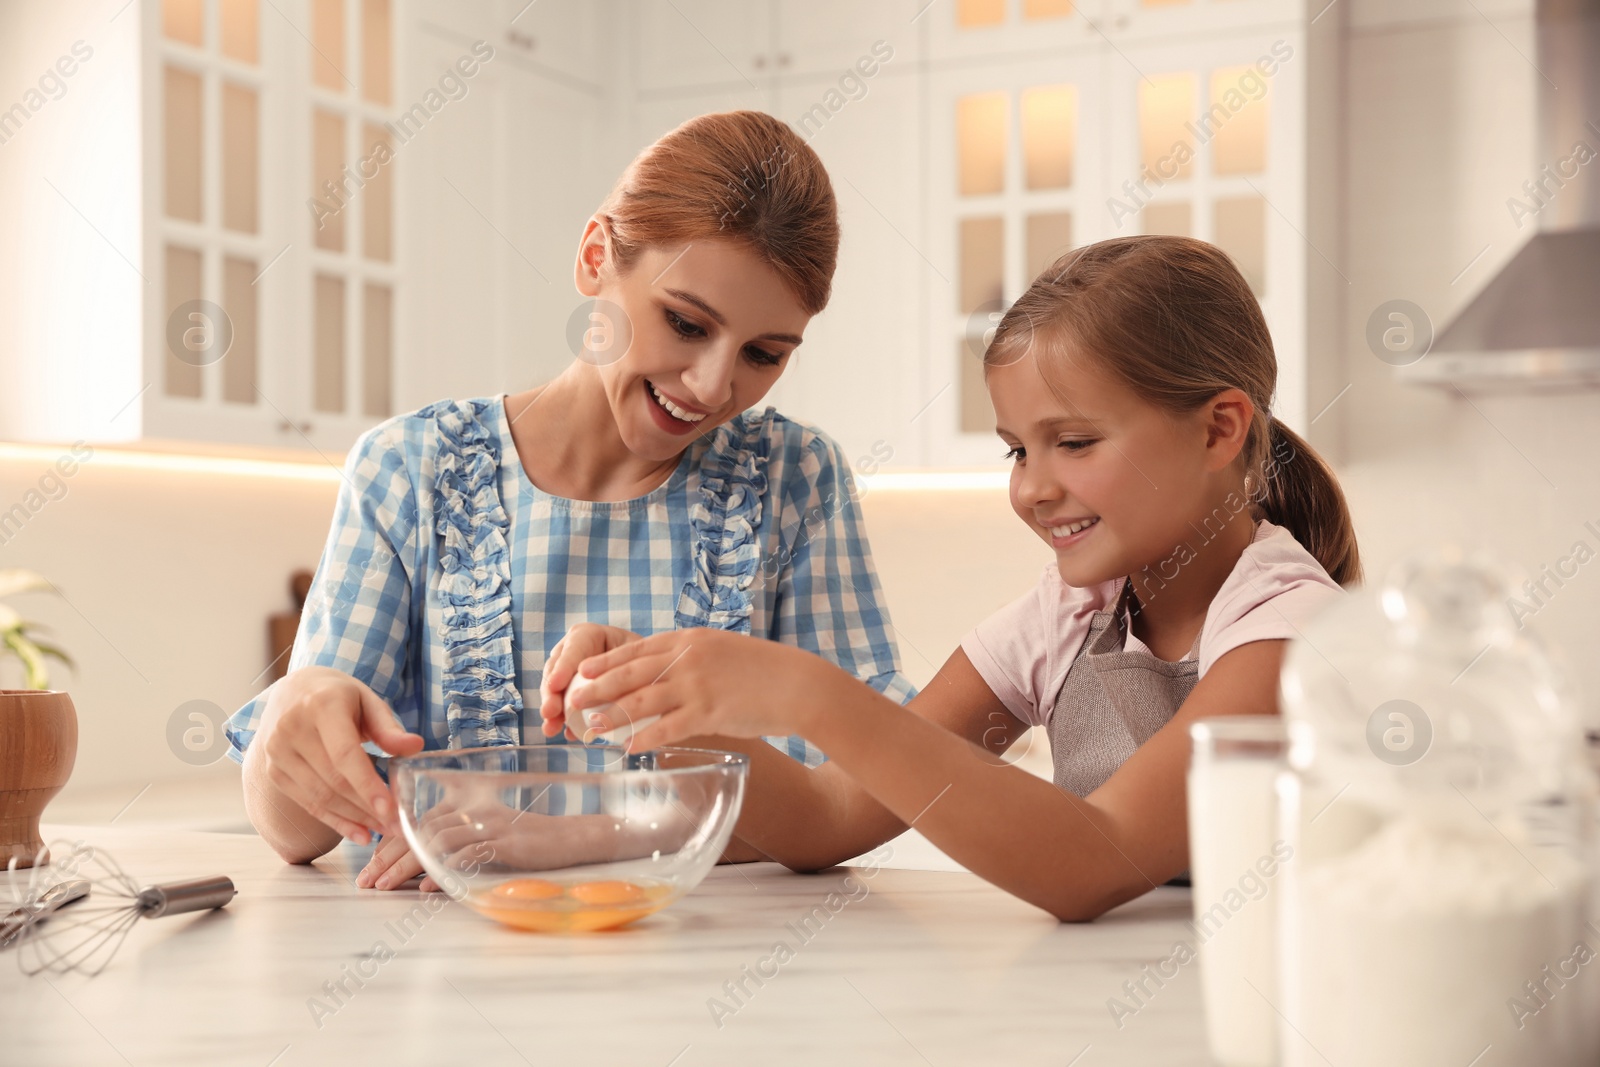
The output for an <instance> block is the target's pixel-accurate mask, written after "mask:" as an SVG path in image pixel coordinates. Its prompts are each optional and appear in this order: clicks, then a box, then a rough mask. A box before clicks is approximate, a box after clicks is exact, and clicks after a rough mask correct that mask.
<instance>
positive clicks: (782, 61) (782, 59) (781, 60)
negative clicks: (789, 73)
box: [778, 52, 793, 67]
mask: <svg viewBox="0 0 1600 1067" xmlns="http://www.w3.org/2000/svg"><path fill="white" fill-rule="evenodd" d="M792 58H793V57H791V56H790V55H789V53H788V52H779V53H778V66H780V67H787V66H788V65H789V62H790V60H791V59H792Z"/></svg>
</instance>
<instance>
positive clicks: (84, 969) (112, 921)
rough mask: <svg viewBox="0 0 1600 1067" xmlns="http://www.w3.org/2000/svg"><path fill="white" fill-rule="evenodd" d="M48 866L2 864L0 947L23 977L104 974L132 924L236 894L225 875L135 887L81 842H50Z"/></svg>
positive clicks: (218, 903) (116, 865) (212, 905)
mask: <svg viewBox="0 0 1600 1067" xmlns="http://www.w3.org/2000/svg"><path fill="white" fill-rule="evenodd" d="M54 854H55V857H56V858H55V862H53V863H51V864H50V865H49V866H45V865H44V862H43V858H44V855H45V852H44V850H42V849H41V850H40V855H39V858H38V862H36V863H35V864H34V866H32V867H30V868H27V870H26V875H25V876H24V872H22V871H19V870H18V869H17V865H16V860H15V859H13V860H11V861H9V862H8V863H7V865H6V890H7V895H6V896H5V897H4V898H3V899H0V949H5V948H10V947H12V946H15V947H16V949H17V965H18V966H19V967H20V968H21V969H22V972H23V973H24V974H29V975H34V974H38V973H39V972H41V971H49V972H50V973H51V974H66V973H67V972H69V971H76V972H79V973H82V974H88V975H96V974H99V973H100V972H101V971H103V970H105V968H106V965H107V964H109V963H110V962H111V959H112V957H113V956H115V955H116V954H117V950H118V949H119V948H121V947H122V942H123V941H125V940H126V939H127V937H128V934H129V932H130V931H132V929H133V927H134V926H135V925H136V924H137V923H138V921H139V920H140V919H156V918H160V917H162V916H165V915H182V914H183V913H185V912H191V911H204V910H206V909H208V908H220V907H222V906H223V905H225V904H227V903H228V902H229V901H230V900H232V899H233V898H234V894H235V893H236V892H237V891H236V890H235V889H234V886H233V880H232V879H231V878H229V877H227V876H226V875H216V876H214V877H211V878H196V879H192V880H190V881H185V882H165V883H163V884H161V885H147V886H142V887H141V886H140V885H139V883H137V882H135V881H134V880H133V879H132V878H130V877H129V876H128V875H127V873H126V872H125V871H123V869H122V866H121V865H120V864H119V863H117V861H116V860H115V859H114V858H112V857H111V856H110V855H109V854H108V853H106V852H105V851H103V850H99V849H96V848H94V846H92V845H87V844H85V843H84V842H82V841H78V842H75V843H73V844H72V845H71V847H70V848H69V847H67V845H66V843H65V842H60V841H58V842H56V843H55V853H54Z"/></svg>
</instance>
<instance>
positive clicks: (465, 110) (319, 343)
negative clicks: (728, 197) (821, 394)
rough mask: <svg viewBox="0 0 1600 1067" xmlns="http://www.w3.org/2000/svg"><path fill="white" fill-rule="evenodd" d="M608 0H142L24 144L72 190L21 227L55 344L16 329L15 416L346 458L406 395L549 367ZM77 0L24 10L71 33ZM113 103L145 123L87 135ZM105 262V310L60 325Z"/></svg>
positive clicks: (74, 429) (33, 19)
mask: <svg viewBox="0 0 1600 1067" xmlns="http://www.w3.org/2000/svg"><path fill="white" fill-rule="evenodd" d="M600 10H601V8H599V7H593V6H586V5H582V4H579V3H577V2H576V0H546V2H545V3H544V4H543V5H542V6H541V7H539V9H538V10H537V11H535V10H532V9H529V8H527V5H525V4H524V5H516V6H513V5H511V4H510V3H509V0H508V2H506V3H501V2H499V0H496V2H495V3H485V4H445V3H438V2H432V0H280V2H278V3H274V4H271V5H255V4H247V3H233V2H230V0H196V2H193V3H167V4H162V3H159V2H155V0H135V2H134V3H133V4H132V5H131V6H130V7H128V8H127V9H126V13H125V14H123V15H121V16H120V19H121V20H122V21H121V22H120V23H119V22H115V21H113V22H112V23H110V24H108V28H106V29H105V30H103V31H102V32H101V33H100V34H99V35H97V36H96V37H95V40H96V41H97V42H98V44H99V54H98V56H97V58H98V59H99V60H100V61H99V62H92V61H91V62H86V63H84V64H82V68H81V70H78V71H76V72H75V73H76V74H77V75H78V77H77V80H76V83H75V84H74V85H72V86H71V87H72V88H73V89H75V90H77V92H76V96H75V98H74V106H75V107H78V108H80V110H79V111H76V112H74V113H73V114H72V115H70V116H69V115H66V114H64V115H63V116H62V118H63V120H64V121H62V122H60V123H57V124H55V125H54V127H53V128H52V127H51V126H50V125H47V124H39V126H38V127H36V129H37V132H38V135H37V136H34V137H32V138H31V139H30V141H28V142H23V144H24V145H25V146H26V147H23V146H18V145H13V146H10V147H11V151H9V152H8V153H7V158H6V160H5V163H6V166H7V168H8V171H7V178H8V180H9V179H10V178H12V177H15V178H16V179H17V180H20V181H22V182H23V183H24V184H25V186H26V187H27V188H28V189H29V190H30V191H29V194H28V195H29V196H38V195H40V194H42V195H43V196H46V197H51V198H52V199H53V200H54V203H53V204H50V203H47V209H49V210H51V227H52V228H51V229H49V230H45V229H41V230H40V231H39V233H38V236H37V237H36V238H29V239H32V240H34V241H35V244H36V245H37V247H35V246H32V245H30V244H29V243H28V240H24V239H21V236H20V235H19V239H18V240H17V241H16V242H14V243H12V244H11V245H10V246H9V247H8V249H7V250H6V253H5V258H6V260H7V262H6V263H5V264H4V266H5V273H6V274H7V275H8V276H10V275H11V274H13V273H15V274H16V275H17V276H19V277H21V278H23V279H25V280H26V279H29V277H30V272H29V270H27V269H26V265H27V264H28V263H29V262H33V263H46V264H52V265H51V266H50V267H49V272H48V275H47V278H48V280H47V279H46V278H44V277H41V278H40V279H38V281H37V282H33V281H29V282H28V284H29V285H33V286H36V289H37V291H36V292H35V291H33V290H28V289H24V290H23V291H27V292H29V294H30V299H28V300H26V301H23V302H19V306H18V307H17V309H16V312H15V314H13V315H12V320H13V325H12V327H11V331H12V332H14V333H15V334H16V335H17V336H18V337H19V338H30V337H31V338H38V339H39V340H41V341H42V342H43V343H42V344H29V343H18V344H14V345H7V346H5V351H4V352H3V353H0V363H3V369H5V370H8V371H10V372H11V373H10V374H9V378H10V380H12V381H14V382H18V383H24V384H25V385H26V390H27V397H28V402H27V403H26V404H23V403H21V402H19V401H17V400H16V399H13V400H12V401H8V402H4V403H0V435H3V436H4V437H6V438H9V439H12V440H39V441H62V440H72V439H75V438H78V437H83V438H86V439H88V440H91V441H95V442H98V443H119V444H136V445H138V446H140V447H146V448H162V449H177V450H187V451H213V452H215V451H223V452H227V451H238V450H240V449H244V450H263V449H266V450H273V451H277V450H282V449H288V450H293V451H297V452H303V453H306V454H311V455H315V454H321V455H322V456H323V457H324V458H327V459H328V460H330V461H332V462H338V461H339V459H340V457H342V456H343V454H344V452H345V450H346V449H347V448H348V447H349V445H350V444H351V442H353V441H354V439H355V438H356V436H357V435H359V434H360V433H361V432H362V431H363V430H365V429H366V428H368V427H370V426H371V425H373V424H374V423H376V422H378V421H381V420H382V419H383V418H386V417H388V416H389V415H391V414H393V413H396V412H399V411H402V410H407V409H409V408H412V407H415V406H418V405H420V404H423V403H427V402H429V401H431V400H435V399H438V398H440V397H443V396H465V395H473V394H480V393H489V392H494V391H497V390H499V389H501V388H506V387H509V386H511V385H514V384H517V383H522V382H526V381H529V380H539V379H542V378H545V377H548V376H549V374H550V373H552V372H553V369H555V368H558V367H559V366H560V365H564V362H565V357H566V356H567V355H568V354H567V353H566V352H565V341H564V335H565V330H564V324H565V317H566V313H567V312H568V311H569V310H570V308H571V307H572V306H573V305H574V304H575V303H576V299H575V294H573V293H572V286H571V280H570V262H571V248H572V246H573V245H575V243H576V240H577V234H578V232H579V231H580V230H581V226H582V220H583V218H585V217H587V214H588V212H589V211H592V210H593V208H594V207H595V206H596V205H597V204H598V202H599V199H600V197H601V196H602V195H603V193H604V189H605V186H606V184H607V183H608V182H609V180H610V178H611V175H610V174H606V175H604V176H603V177H602V176H601V175H600V174H599V172H598V171H597V169H596V160H597V156H598V153H597V152H596V151H595V150H594V142H595V140H596V138H597V137H598V134H597V132H596V131H597V130H599V129H600V128H601V122H600V119H601V116H602V112H603V100H604V92H603V90H602V89H600V88H599V87H598V86H597V84H595V83H593V82H590V81H586V80H585V78H584V77H582V76H581V75H584V74H587V75H589V76H590V77H592V76H593V75H594V66H595V62H594V61H595V57H596V55H597V54H598V42H599V29H598V21H597V20H598V15H597V12H599V11H600ZM70 14H71V12H67V13H65V15H70ZM65 15H64V16H63V17H61V18H56V13H55V12H53V11H51V10H50V9H49V8H48V6H38V7H34V6H31V5H30V6H26V7H22V8H18V9H13V10H9V11H7V12H6V20H7V21H6V24H5V29H6V30H7V31H9V32H11V33H13V34H16V35H17V38H15V39H33V38H37V39H39V40H40V41H42V42H45V43H50V42H52V41H54V40H55V39H57V38H60V37H62V36H63V35H67V36H66V38H65V39H66V40H67V41H68V42H69V43H70V41H71V37H70V33H71V32H73V31H74V29H75V26H76V23H75V22H74V21H73V19H72V18H70V17H65ZM80 21H81V20H80ZM57 22H60V23H61V25H59V26H58V25H56V23H57ZM541 48H542V49H543V53H542V54H541ZM491 49H492V51H491ZM536 56H538V57H539V58H534V57H536ZM48 58H50V59H53V58H54V57H53V56H51V57H48ZM118 108H121V109H122V110H125V111H128V112H130V115H129V116H128V117H127V118H126V119H118V120H117V121H116V122H115V123H114V125H115V126H116V128H117V129H119V130H125V131H130V132H131V131H139V132H138V134H137V137H136V138H130V137H128V136H126V135H117V136H103V135H97V136H90V135H89V132H90V131H93V130H95V129H96V122H95V121H90V119H91V118H93V119H94V120H96V121H98V120H99V119H100V118H101V117H102V116H113V117H114V116H116V115H117V114H118ZM102 124H103V123H102ZM33 132H34V131H30V133H33ZM46 182H51V183H52V184H54V186H55V190H56V191H55V192H54V193H52V192H51V189H50V186H49V185H47V184H46ZM75 228H76V230H81V234H79V235H80V236H84V237H87V238H89V240H87V241H84V242H76V243H74V244H72V245H71V248H70V252H71V259H70V261H68V260H66V259H63V258H62V257H63V256H64V255H65V254H66V252H67V251H68V249H65V248H61V247H60V242H59V241H58V240H55V239H53V235H55V234H60V233H69V234H71V233H74V232H76V231H75ZM96 234H98V236H96ZM69 267H70V270H69V269H68V268H69ZM541 275H542V277H541ZM102 277H104V278H105V279H107V280H106V282H105V283H104V284H103V285H102V284H101V283H100V281H99V279H101V278H102ZM545 279H548V280H545ZM85 280H89V281H91V282H92V284H94V285H95V287H96V288H95V290H94V291H93V296H92V297H90V300H91V306H93V307H94V308H95V309H96V313H95V315H94V316H93V317H92V319H91V321H90V322H88V323H85V325H84V326H83V327H77V326H74V327H73V328H72V329H70V330H61V329H55V328H52V326H51V324H52V323H55V322H60V321H62V320H63V318H64V317H69V316H72V315H73V314H74V312H73V310H72V309H73V308H81V307H82V306H83V305H84V297H83V295H75V294H78V293H80V292H81V291H80V289H79V287H81V286H82V284H83V282H84V281H85ZM195 301H198V302H199V303H193V304H192V306H191V302H195ZM56 335H60V340H56V339H55V337H56ZM228 338H231V343H230V344H229V345H228V347H226V348H225V349H224V347H223V345H222V344H221V343H220V341H219V339H228ZM13 364H15V366H13Z"/></svg>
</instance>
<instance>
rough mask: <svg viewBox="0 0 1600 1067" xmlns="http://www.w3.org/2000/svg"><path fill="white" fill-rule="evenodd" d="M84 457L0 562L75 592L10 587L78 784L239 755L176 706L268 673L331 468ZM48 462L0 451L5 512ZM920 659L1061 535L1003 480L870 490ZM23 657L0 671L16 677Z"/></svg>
mask: <svg viewBox="0 0 1600 1067" xmlns="http://www.w3.org/2000/svg"><path fill="white" fill-rule="evenodd" d="M107 456H108V453H105V452H101V453H99V454H97V455H96V456H95V457H93V458H91V459H89V460H88V461H87V462H86V463H84V464H83V466H82V467H81V468H80V469H79V470H78V471H77V473H76V474H74V475H73V476H72V477H71V478H68V479H65V480H64V481H65V487H66V488H65V495H60V496H59V499H55V500H51V501H50V502H49V503H47V504H46V505H45V506H44V507H43V508H41V509H40V510H39V511H38V512H37V514H35V515H33V517H32V518H31V519H30V520H29V521H28V523H27V524H26V525H25V526H23V527H22V529H21V530H20V532H18V533H17V534H16V535H15V536H13V537H12V538H11V539H10V540H9V542H7V543H5V544H3V545H0V568H7V567H26V568H30V569H33V570H37V571H39V572H41V573H42V574H44V575H46V576H47V577H49V578H50V579H51V580H52V581H54V582H55V583H56V584H57V585H58V586H59V587H60V588H61V590H62V591H63V593H64V594H65V599H64V600H63V599H58V598H56V597H54V596H51V595H49V594H42V593H38V594H28V595H25V596H21V597H17V598H15V599H14V600H13V601H12V603H13V604H14V606H16V607H17V608H18V609H19V610H21V611H22V613H23V614H24V616H25V617H27V618H31V619H37V620H40V621H42V622H44V623H46V624H48V625H49V626H50V627H51V628H52V630H53V631H54V633H55V634H56V636H57V637H58V638H59V641H60V643H61V644H62V645H63V646H65V647H66V648H67V649H68V650H69V651H70V652H71V653H72V654H73V655H74V656H75V657H76V658H77V659H78V661H79V672H78V674H77V675H76V676H73V675H71V674H69V673H67V672H66V671H65V669H64V668H60V667H56V668H55V671H56V673H55V677H54V679H53V681H54V683H55V684H56V685H57V686H58V687H64V688H66V689H68V691H70V692H71V694H72V697H73V701H74V703H75V704H76V705H77V709H78V717H79V724H80V740H79V746H78V762H77V766H76V768H75V770H74V772H73V781H72V788H73V789H75V790H78V789H102V788H107V789H112V791H113V792H115V791H117V790H125V791H126V793H127V795H128V796H129V797H130V798H131V797H132V796H133V795H134V794H135V793H136V792H137V790H138V789H140V788H141V787H143V786H144V785H145V784H147V783H148V782H150V781H159V780H163V779H177V778H196V779H199V778H206V777H209V776H211V775H217V774H228V773H233V771H232V767H233V765H232V764H231V763H226V762H224V763H219V764H217V765H215V766H212V767H209V768H203V769H196V768H194V767H191V766H189V765H187V764H185V763H183V762H182V761H181V760H179V759H178V758H177V757H176V756H174V755H173V753H172V751H171V749H170V748H169V747H168V743H167V734H166V730H167V723H168V720H169V719H170V718H171V716H172V714H173V712H174V710H175V709H177V708H178V707H179V706H180V705H182V704H184V703H186V702H188V701H191V700H196V699H203V700H210V701H212V702H214V703H216V704H218V705H220V706H221V707H223V708H224V709H225V710H228V711H232V710H233V709H235V708H236V707H238V706H239V705H240V704H242V703H243V702H244V701H246V700H248V699H249V698H250V697H251V696H252V695H254V694H255V693H256V692H258V691H259V689H260V688H261V685H262V683H261V682H258V681H256V679H257V676H258V675H259V673H260V672H261V670H262V669H263V668H264V667H265V666H266V663H267V638H266V617H267V616H268V615H269V614H271V613H273V612H277V611H284V610H287V609H289V607H290V600H289V593H288V590H287V584H288V576H289V573H290V571H292V570H293V569H295V568H297V567H314V566H315V565H316V562H317V559H318V556H319V555H320V553H321V550H322V544H323V540H324V538H325V537H326V536H327V530H328V524H329V522H330V520H331V518H332V515H333V504H334V498H335V493H336V485H335V484H332V483H323V484H318V483H306V482H284V481H274V480H266V479H253V478H249V479H241V478H238V477H224V476H220V475H196V474H169V473H162V472H154V471H130V470H126V469H115V468H112V467H111V466H109V464H108V463H107ZM48 469H50V468H49V463H48V462H46V461H45V460H43V459H40V460H37V461H35V460H26V461H18V460H0V513H4V512H5V511H6V510H8V509H10V507H11V506H12V505H13V504H14V503H18V502H21V501H22V500H23V499H24V496H25V494H27V493H28V492H29V491H30V490H36V489H38V487H39V486H38V483H39V479H40V478H41V477H42V476H43V475H44V474H45V473H46V471H47V470H48ZM865 506H866V513H867V522H868V527H869V530H870V532H871V535H872V538H873V543H874V546H875V549H876V552H877V557H878V565H879V571H880V574H881V576H882V578H883V582H884V585H885V590H886V596H887V597H888V600H889V603H890V606H891V612H892V614H893V619H894V622H895V626H896V627H897V629H898V630H899V631H900V634H901V638H900V639H901V649H902V654H903V656H904V662H905V667H906V670H907V672H908V673H909V674H910V676H911V678H912V679H913V681H915V682H916V683H917V684H919V685H920V684H922V683H924V682H926V681H927V680H928V679H929V678H930V677H932V675H933V672H934V671H935V670H936V669H937V667H938V665H939V664H940V663H942V662H943V661H944V659H945V657H947V656H948V655H949V654H950V652H951V650H953V649H954V648H955V646H956V644H957V643H958V642H959V641H960V639H961V637H962V635H963V634H964V633H965V631H966V628H967V627H968V626H970V625H971V624H972V623H973V622H975V621H976V620H977V619H979V618H981V617H982V616H984V615H985V614H987V613H988V612H990V611H992V610H993V609H995V608H996V607H998V606H1000V605H1001V604H1003V603H1004V602H1005V601H1006V600H1008V599H1010V598H1011V597H1013V596H1015V595H1017V593H1019V592H1020V591H1021V590H1023V589H1025V588H1026V587H1027V586H1028V585H1029V584H1031V583H1032V582H1033V580H1034V579H1035V578H1036V577H1037V576H1038V573H1039V570H1040V568H1041V567H1043V566H1044V564H1045V563H1046V562H1048V550H1047V549H1046V548H1045V546H1044V545H1043V544H1042V543H1040V542H1038V541H1037V540H1035V539H1034V538H1033V537H1032V535H1031V534H1029V533H1028V531H1027V530H1026V529H1025V528H1024V527H1023V526H1022V524H1021V523H1020V522H1018V521H1017V520H1016V518H1015V517H1014V516H1012V514H1011V512H1010V509H1009V507H1008V506H1007V504H1006V502H1005V495H1004V493H1003V492H1000V491H998V490H996V491H957V492H943V493H910V492H904V491H890V490H884V491H880V492H876V493H870V492H869V494H868V495H867V498H866V501H865ZM19 680H20V679H19V677H18V675H17V673H16V671H15V665H14V664H7V665H6V667H5V668H3V669H0V685H3V684H16V683H17V682H18V681H19Z"/></svg>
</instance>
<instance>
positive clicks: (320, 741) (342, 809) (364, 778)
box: [250, 667, 423, 845]
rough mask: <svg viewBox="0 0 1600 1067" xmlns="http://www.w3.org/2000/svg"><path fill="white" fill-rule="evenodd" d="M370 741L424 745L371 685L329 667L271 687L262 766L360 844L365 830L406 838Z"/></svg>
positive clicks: (403, 747)
mask: <svg viewBox="0 0 1600 1067" xmlns="http://www.w3.org/2000/svg"><path fill="white" fill-rule="evenodd" d="M363 741H372V742H374V743H376V744H377V746H378V747H379V748H381V749H383V750H384V751H385V752H387V753H389V754H390V755H393V756H409V755H412V754H413V753H415V752H419V751H421V749H422V747H423V740H422V738H421V737H420V736H419V735H417V734H412V733H407V732H406V731H405V730H404V729H403V728H402V727H401V726H400V723H399V720H397V719H396V718H395V714H394V712H393V711H391V710H390V709H389V705H387V704H385V703H384V702H383V698H381V697H380V696H378V694H376V693H374V692H373V691H372V690H371V689H370V688H368V687H367V686H365V685H363V684H362V683H361V682H358V681H357V680H356V679H354V678H352V677H350V676H349V675H348V674H345V673H344V672H343V671H337V670H334V669H333V668H331V667H302V668H301V669H300V670H297V671H294V672H293V673H291V674H289V675H288V676H286V677H284V678H283V679H282V680H280V681H279V682H278V683H277V684H276V685H274V686H273V687H272V693H271V695H270V696H269V697H268V698H267V706H266V708H265V709H264V710H263V712H262V716H261V729H260V732H259V733H258V734H257V735H256V738H255V741H254V742H253V743H252V744H251V746H250V747H251V748H252V749H259V750H260V751H259V753H258V756H257V758H258V759H260V760H263V761H264V763H263V765H262V773H264V774H265V775H266V778H267V781H268V782H270V783H271V784H272V785H273V786H274V787H276V788H277V789H278V791H279V792H281V793H282V794H283V795H284V796H285V797H286V798H287V799H289V800H291V801H293V802H294V803H295V804H298V805H299V806H300V807H301V808H302V809H304V811H305V812H306V813H307V814H309V815H310V816H312V817H313V818H315V819H317V820H318V821H319V822H321V823H323V824H324V825H325V826H328V827H331V828H332V829H334V830H335V831H337V832H338V833H339V834H341V835H342V836H344V837H347V838H350V839H351V840H353V841H356V842H359V843H361V844H366V843H367V842H368V841H370V840H371V839H372V838H371V834H370V832H369V831H370V830H377V831H380V832H382V833H383V834H384V836H385V841H384V844H385V845H387V844H388V843H389V840H390V835H393V840H395V841H398V842H399V843H401V844H404V838H402V837H401V835H400V826H399V823H398V821H397V820H396V816H397V814H398V812H397V809H396V807H395V803H394V798H393V797H392V796H391V794H390V792H389V787H388V786H386V785H385V784H384V782H383V779H382V778H380V777H379V776H378V772H377V771H376V770H375V769H373V766H372V760H371V759H370V758H369V757H368V756H367V753H366V752H365V751H364V750H363V749H362V748H361V744H362V742H363Z"/></svg>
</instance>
